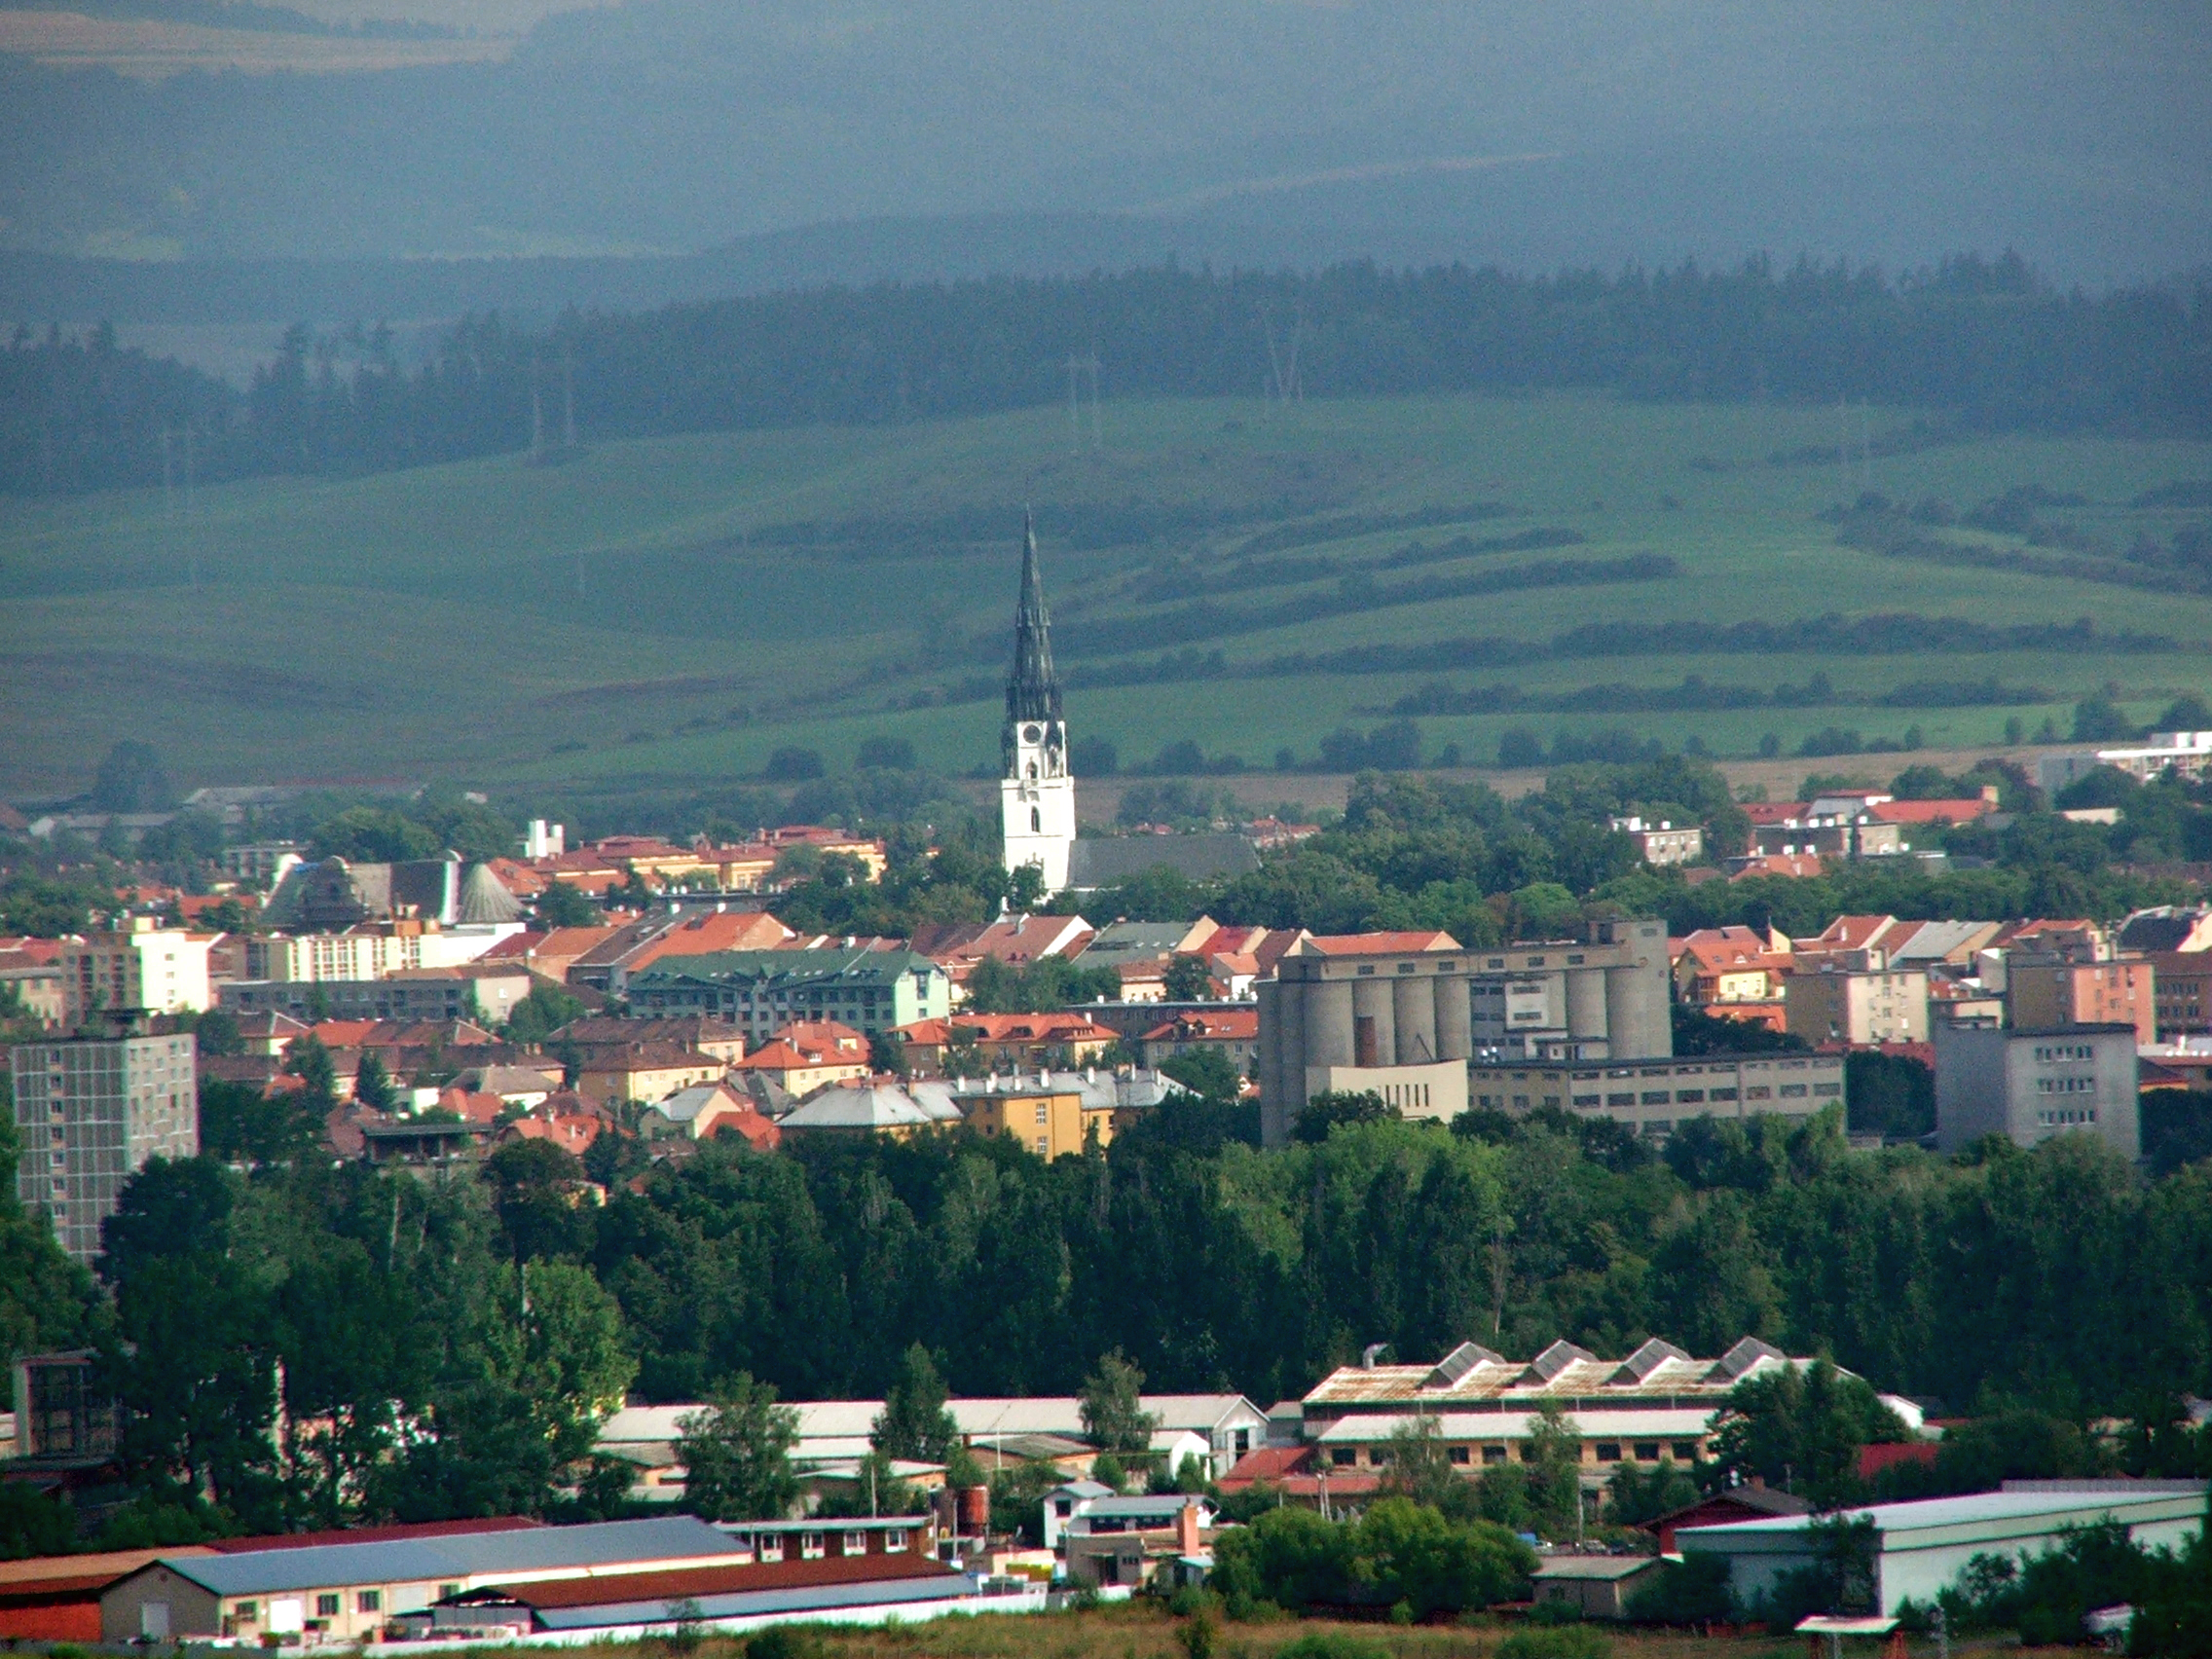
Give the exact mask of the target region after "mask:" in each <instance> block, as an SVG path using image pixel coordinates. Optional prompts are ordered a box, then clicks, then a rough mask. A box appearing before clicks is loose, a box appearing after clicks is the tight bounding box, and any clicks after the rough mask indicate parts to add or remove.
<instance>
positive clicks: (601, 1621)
mask: <svg viewBox="0 0 2212 1659" xmlns="http://www.w3.org/2000/svg"><path fill="white" fill-rule="evenodd" d="M975 1594H976V1581H975V1580H974V1579H972V1578H970V1577H968V1576H967V1575H966V1574H965V1573H939V1574H935V1575H932V1576H930V1577H926V1578H920V1577H917V1578H869V1579H863V1580H861V1581H859V1582H857V1583H851V1584H820V1585H810V1586H803V1587H798V1588H793V1589H789V1590H751V1591H740V1592H737V1593H734V1594H729V1595H719V1596H695V1597H690V1598H687V1600H688V1601H689V1602H691V1603H692V1604H693V1605H692V1606H686V1607H685V1608H684V1609H683V1617H684V1618H685V1619H686V1620H691V1621H694V1622H695V1621H697V1620H701V1619H741V1618H764V1617H771V1616H773V1615H775V1614H778V1613H798V1612H811V1611H815V1610H817V1609H822V1608H829V1607H869V1606H885V1605H903V1604H913V1603H934V1602H950V1601H960V1600H964V1599H966V1598H968V1597H970V1596H973V1595H975ZM536 1619H537V1623H538V1624H539V1625H541V1626H542V1627H543V1628H545V1629H546V1630H549V1631H566V1630H595V1629H618V1628H620V1627H622V1626H625V1625H647V1624H664V1623H672V1622H674V1620H673V1619H672V1618H671V1614H670V1608H669V1604H668V1603H666V1602H644V1603H608V1604H601V1605H597V1606H590V1607H555V1608H547V1609H545V1610H544V1611H542V1612H539V1613H537V1614H536Z"/></svg>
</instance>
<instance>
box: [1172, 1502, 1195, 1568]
mask: <svg viewBox="0 0 2212 1659" xmlns="http://www.w3.org/2000/svg"><path fill="white" fill-rule="evenodd" d="M1175 1553H1176V1554H1177V1555H1187V1556H1194V1555H1197V1554H1198V1499H1197V1498H1195V1497H1194V1498H1191V1499H1189V1500H1187V1501H1186V1502H1185V1503H1184V1505H1183V1507H1182V1508H1181V1509H1180V1510H1178V1511H1177V1512H1176V1515H1175Z"/></svg>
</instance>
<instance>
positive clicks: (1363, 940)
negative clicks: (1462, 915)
mask: <svg viewBox="0 0 2212 1659" xmlns="http://www.w3.org/2000/svg"><path fill="white" fill-rule="evenodd" d="M1305 942H1306V947H1307V948H1308V949H1310V950H1317V951H1319V952H1320V953H1321V954H1322V955H1324V956H1389V955H1393V954H1395V955H1412V954H1414V953H1416V952H1418V951H1423V950H1459V949H1462V948H1464V947H1463V946H1462V945H1461V944H1460V943H1459V941H1458V940H1456V939H1454V938H1453V937H1452V936H1451V935H1450V934H1448V933H1443V932H1436V933H1364V934H1309V935H1307V936H1306V941H1305Z"/></svg>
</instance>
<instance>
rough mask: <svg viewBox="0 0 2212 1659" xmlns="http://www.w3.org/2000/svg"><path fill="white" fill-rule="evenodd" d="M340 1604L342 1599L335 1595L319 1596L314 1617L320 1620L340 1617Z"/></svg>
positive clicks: (316, 1599)
mask: <svg viewBox="0 0 2212 1659" xmlns="http://www.w3.org/2000/svg"><path fill="white" fill-rule="evenodd" d="M339 1604H340V1598H339V1597H338V1596H337V1595H336V1594H335V1593H328V1594H324V1595H320V1596H317V1597H316V1598H315V1599H314V1616H315V1617H316V1618H318V1619H334V1618H336V1617H337V1616H338V1608H339Z"/></svg>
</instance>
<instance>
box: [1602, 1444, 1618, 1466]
mask: <svg viewBox="0 0 2212 1659" xmlns="http://www.w3.org/2000/svg"><path fill="white" fill-rule="evenodd" d="M1620 1460H1621V1443H1620V1442H1619V1441H1617V1440H1601V1441H1599V1442H1598V1461H1599V1462H1601V1463H1617V1462H1619V1461H1620Z"/></svg>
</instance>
